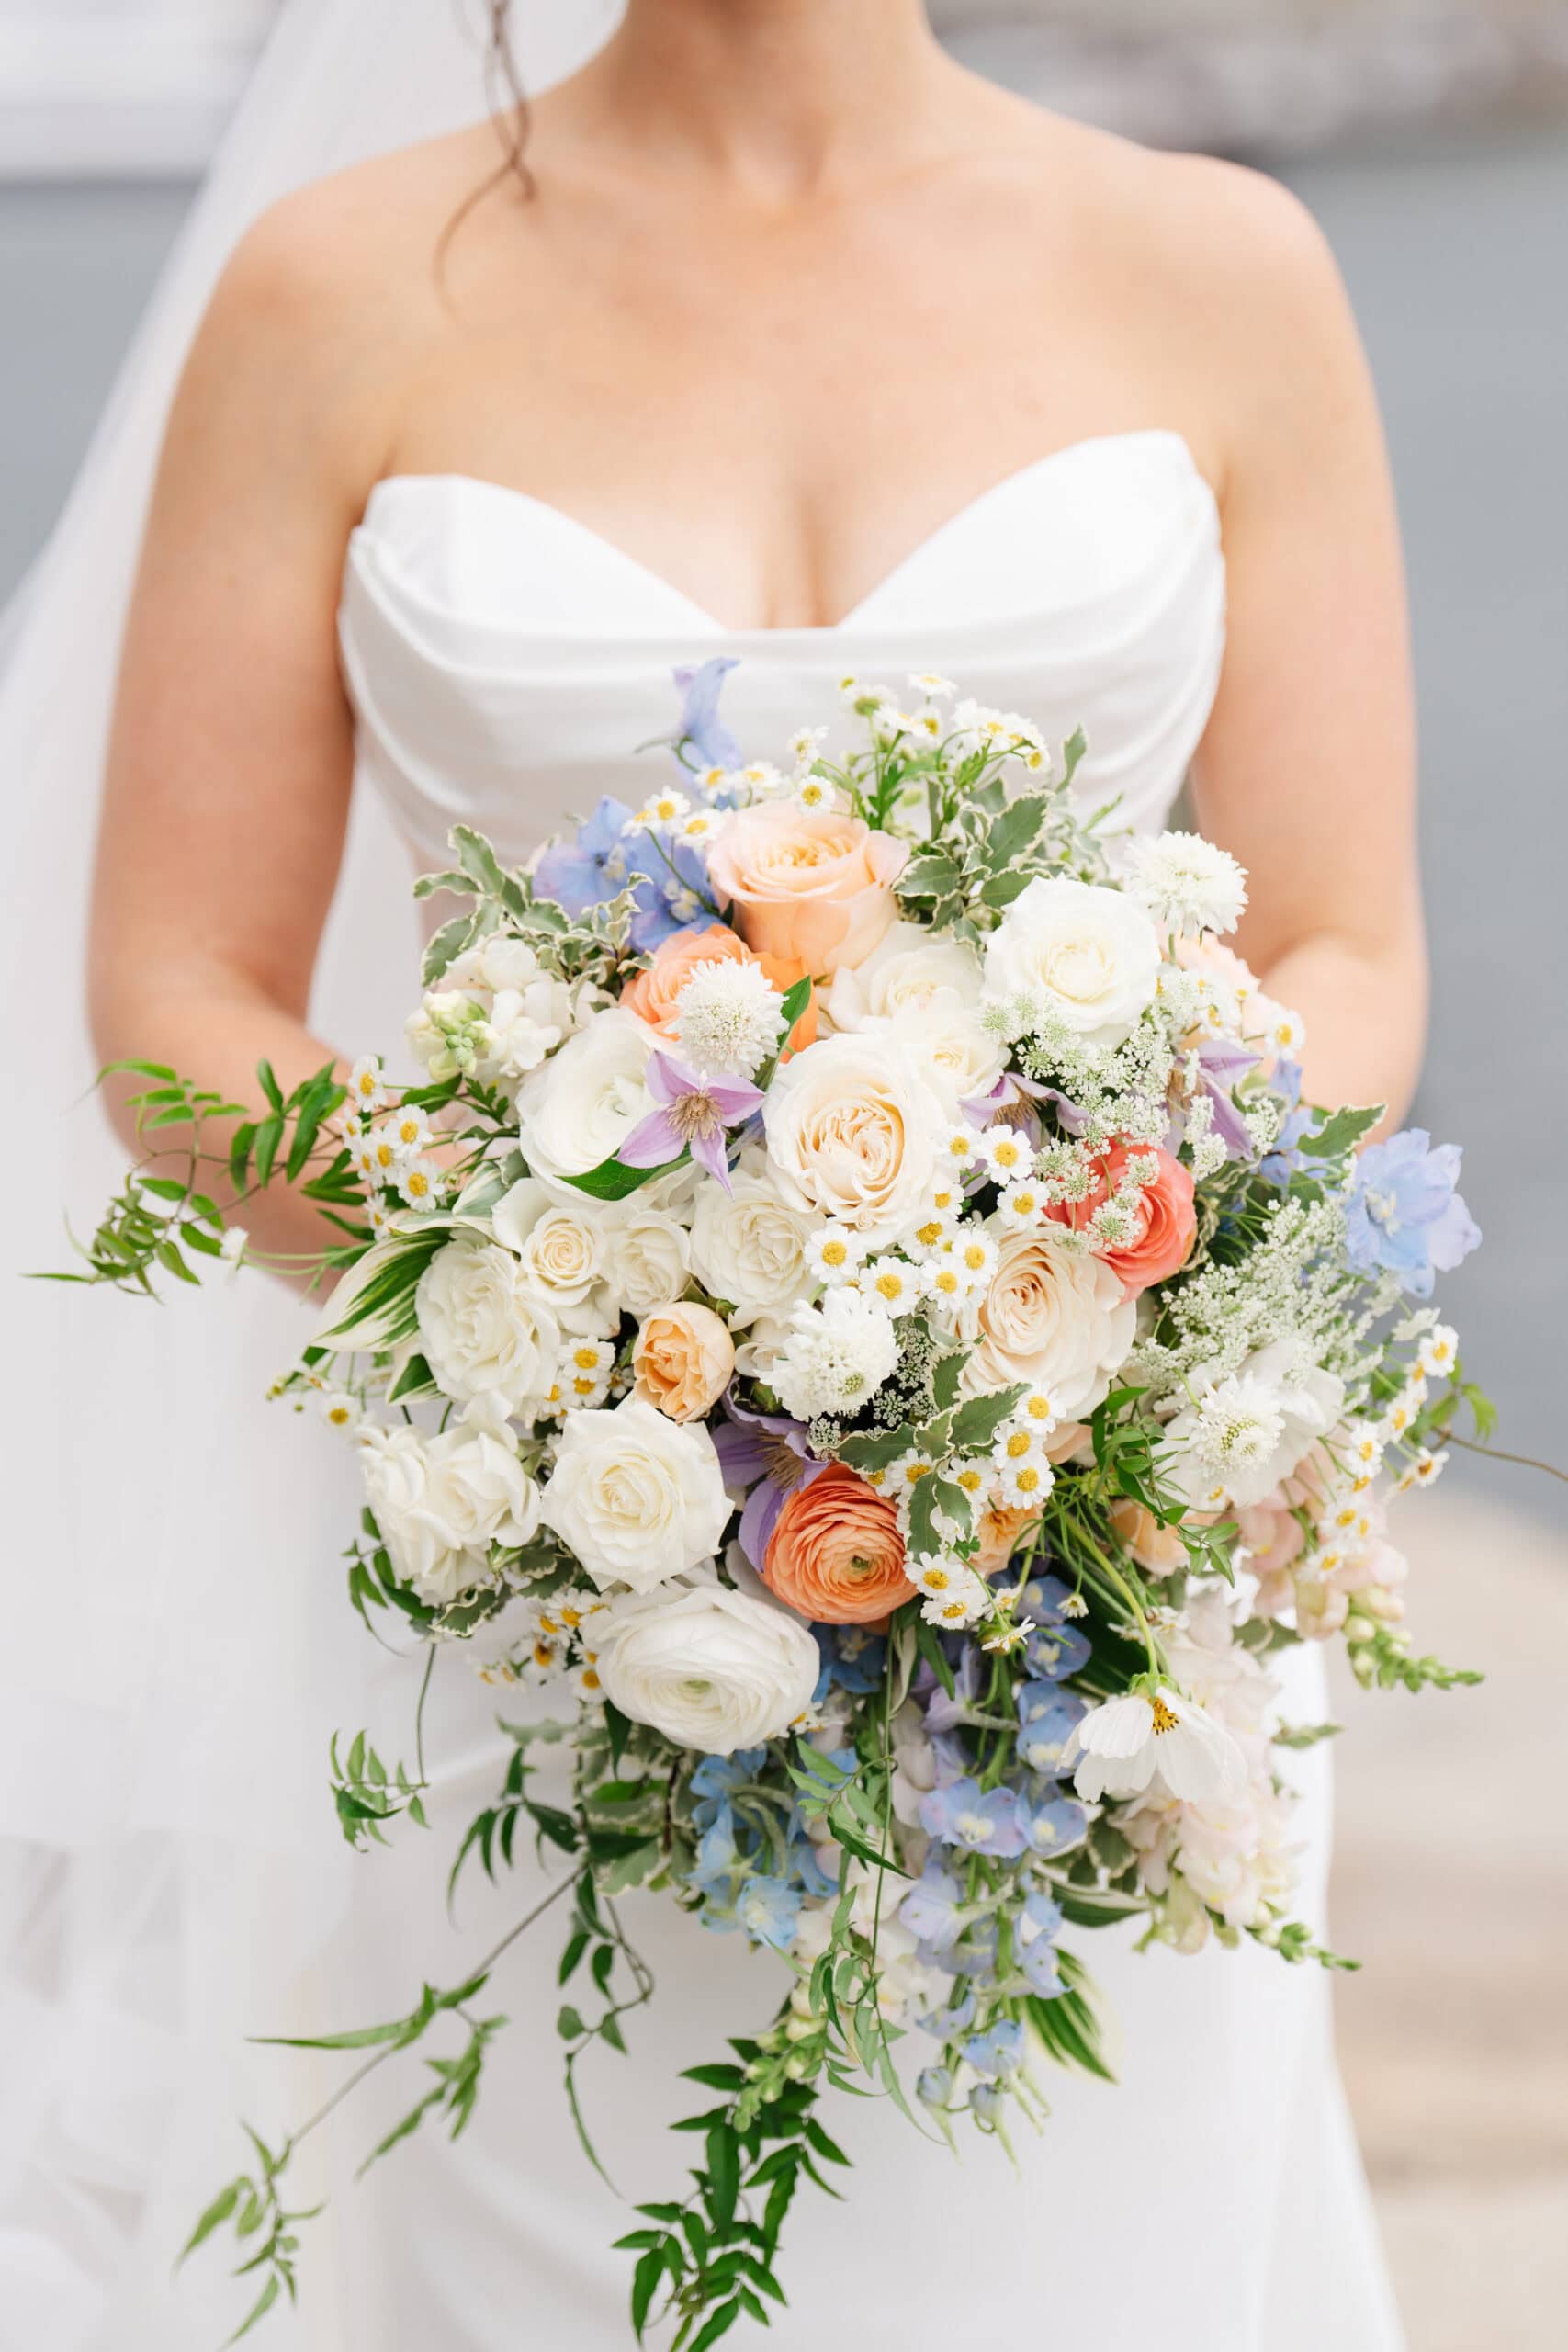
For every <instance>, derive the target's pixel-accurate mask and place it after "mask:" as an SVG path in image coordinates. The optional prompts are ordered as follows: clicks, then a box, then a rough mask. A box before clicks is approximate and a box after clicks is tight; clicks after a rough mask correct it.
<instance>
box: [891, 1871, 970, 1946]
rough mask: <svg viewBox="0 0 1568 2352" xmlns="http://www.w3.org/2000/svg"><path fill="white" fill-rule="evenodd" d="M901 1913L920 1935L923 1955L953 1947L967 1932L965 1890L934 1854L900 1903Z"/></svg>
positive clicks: (911, 1931)
mask: <svg viewBox="0 0 1568 2352" xmlns="http://www.w3.org/2000/svg"><path fill="white" fill-rule="evenodd" d="M898 1917H899V1918H900V1919H901V1920H902V1921H903V1923H904V1925H905V1927H907V1928H908V1930H909V1932H910V1933H911V1935H916V1936H919V1939H920V1951H921V1955H922V1957H924V1956H925V1955H926V1954H928V1953H929V1954H931V1955H932V1956H934V1955H936V1954H937V1953H939V1952H947V1951H952V1950H953V1945H954V1944H955V1943H956V1942H957V1941H958V1939H959V1937H960V1936H961V1935H962V1934H963V1932H964V1890H963V1888H962V1887H961V1886H960V1885H959V1883H958V1881H957V1880H956V1879H955V1878H954V1877H953V1872H952V1871H946V1870H943V1869H942V1864H941V1863H940V1862H939V1861H938V1860H936V1859H935V1857H934V1856H933V1857H932V1858H931V1860H929V1861H928V1862H927V1864H926V1867H925V1869H924V1871H922V1872H921V1874H920V1876H919V1878H918V1879H917V1880H916V1881H915V1883H914V1885H913V1886H912V1887H911V1888H910V1889H909V1892H908V1894H906V1895H905V1897H904V1900H903V1901H902V1903H900V1905H898Z"/></svg>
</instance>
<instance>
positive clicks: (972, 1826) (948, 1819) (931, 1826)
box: [920, 1773, 1029, 1859]
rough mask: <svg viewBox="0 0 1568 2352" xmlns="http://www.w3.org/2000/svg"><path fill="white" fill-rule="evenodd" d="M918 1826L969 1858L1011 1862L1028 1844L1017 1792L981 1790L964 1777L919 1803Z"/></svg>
mask: <svg viewBox="0 0 1568 2352" xmlns="http://www.w3.org/2000/svg"><path fill="white" fill-rule="evenodd" d="M920 1825H921V1826H922V1828H924V1829H925V1830H926V1832H927V1834H928V1835H929V1836H931V1837H932V1838H940V1839H941V1840H942V1844H943V1845H944V1846H962V1847H963V1848H964V1849H965V1850H966V1851H967V1852H969V1853H971V1854H998V1855H1001V1856H1002V1857H1003V1858H1004V1859H1013V1858H1015V1857H1016V1856H1018V1855H1019V1854H1021V1853H1022V1851H1023V1849H1024V1847H1025V1846H1026V1845H1027V1844H1028V1842H1029V1839H1028V1832H1027V1829H1026V1826H1025V1814H1024V1808H1023V1801H1022V1799H1021V1797H1020V1795H1019V1793H1018V1792H1017V1790H1016V1789H987V1790H982V1789H981V1787H980V1783H979V1781H976V1780H974V1779H972V1778H971V1777H970V1776H969V1774H967V1773H964V1775H963V1776H962V1777H961V1778H960V1779H958V1780H956V1781H949V1782H948V1783H947V1785H946V1787H945V1788H940V1789H931V1790H930V1791H928V1792H927V1794H926V1795H924V1796H923V1797H922V1798H921V1799H920Z"/></svg>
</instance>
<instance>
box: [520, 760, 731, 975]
mask: <svg viewBox="0 0 1568 2352" xmlns="http://www.w3.org/2000/svg"><path fill="white" fill-rule="evenodd" d="M632 823H633V812H632V811H631V809H628V808H627V807H626V804H625V802H624V801H620V800H615V799H612V798H611V797H610V796H609V795H608V794H606V795H605V797H604V799H602V800H601V801H600V803H599V805H598V807H597V808H596V809H594V811H593V814H592V816H591V817H590V818H589V819H588V820H587V821H586V823H584V824H583V825H581V827H580V828H579V830H578V832H577V834H576V836H575V838H574V839H572V840H570V841H565V842H550V843H549V844H548V845H547V848H545V849H544V850H543V851H541V853H540V855H539V859H538V862H537V864H536V866H535V869H534V888H535V889H536V891H537V893H538V895H539V896H540V898H542V899H555V901H556V903H557V904H558V906H562V907H564V908H565V909H566V910H567V913H568V914H569V915H574V916H575V915H581V914H586V913H587V911H588V910H589V908H590V907H598V906H603V905H604V903H605V901H606V900H607V899H614V898H616V897H618V896H619V894H620V893H621V891H623V890H630V891H631V893H632V895H633V897H634V899H636V901H637V912H636V913H635V914H634V915H633V917H632V920H631V924H630V927H629V930H628V932H627V937H628V938H629V940H630V942H631V944H632V945H633V946H634V947H635V948H636V949H637V951H638V953H639V954H647V953H649V951H650V950H652V949H653V948H655V947H657V946H658V945H659V944H660V941H661V940H665V939H669V938H671V936H672V935H673V933H676V932H678V931H691V930H694V929H697V930H700V929H702V928H703V927H704V926H705V925H706V924H708V923H711V922H715V921H716V918H717V911H718V910H717V909H716V906H715V904H714V901H713V894H712V892H711V890H710V889H709V887H708V871H707V866H706V865H705V862H704V859H703V856H702V853H701V852H700V850H699V849H698V848H697V846H696V844H695V843H694V842H680V841H677V842H660V841H656V840H655V839H654V838H653V836H652V835H651V834H649V833H648V832H646V831H632Z"/></svg>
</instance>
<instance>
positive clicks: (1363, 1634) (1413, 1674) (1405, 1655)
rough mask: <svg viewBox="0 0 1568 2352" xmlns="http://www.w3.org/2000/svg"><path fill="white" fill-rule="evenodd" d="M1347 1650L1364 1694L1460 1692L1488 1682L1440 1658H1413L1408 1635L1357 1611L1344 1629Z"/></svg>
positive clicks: (1352, 1614) (1469, 1670)
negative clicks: (1374, 1688) (1372, 1692)
mask: <svg viewBox="0 0 1568 2352" xmlns="http://www.w3.org/2000/svg"><path fill="white" fill-rule="evenodd" d="M1345 1647H1346V1651H1347V1654H1348V1657H1349V1660H1350V1671H1351V1672H1352V1674H1354V1676H1355V1678H1356V1679H1357V1681H1358V1682H1359V1684H1360V1685H1361V1687H1362V1689H1363V1690H1371V1689H1372V1688H1373V1687H1374V1686H1375V1687H1376V1689H1378V1690H1380V1691H1393V1690H1402V1691H1457V1690H1461V1689H1463V1688H1465V1687H1467V1686H1468V1685H1471V1684H1473V1683H1477V1682H1484V1681H1485V1679H1486V1677H1485V1676H1484V1675H1483V1674H1477V1673H1474V1672H1473V1671H1472V1670H1471V1669H1469V1668H1462V1667H1455V1666H1445V1665H1444V1664H1443V1662H1442V1660H1441V1658H1437V1657H1412V1656H1411V1655H1410V1641H1409V1636H1408V1635H1407V1634H1402V1633H1400V1632H1399V1631H1398V1630H1397V1629H1396V1628H1395V1627H1394V1626H1393V1625H1385V1624H1382V1623H1379V1622H1378V1621H1377V1620H1375V1619H1372V1618H1369V1617H1363V1616H1361V1615H1360V1614H1359V1612H1358V1611H1354V1610H1353V1611H1352V1613H1351V1615H1350V1617H1349V1619H1348V1622H1347V1623H1346V1627H1345Z"/></svg>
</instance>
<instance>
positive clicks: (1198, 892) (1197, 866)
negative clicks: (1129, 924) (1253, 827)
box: [1127, 832, 1247, 938]
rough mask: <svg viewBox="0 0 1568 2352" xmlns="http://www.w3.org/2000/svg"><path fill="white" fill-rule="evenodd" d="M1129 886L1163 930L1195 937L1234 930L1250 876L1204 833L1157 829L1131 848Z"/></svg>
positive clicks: (1241, 911)
mask: <svg viewBox="0 0 1568 2352" xmlns="http://www.w3.org/2000/svg"><path fill="white" fill-rule="evenodd" d="M1127 866H1128V876H1129V888H1130V889H1131V891H1132V893H1133V895H1134V898H1136V899H1141V900H1142V902H1143V904H1144V905H1145V907H1147V909H1148V910H1149V912H1150V914H1151V915H1152V916H1153V917H1154V919H1155V921H1156V923H1157V924H1158V925H1159V927H1160V929H1161V930H1162V931H1174V932H1179V933H1184V934H1185V935H1186V936H1188V937H1189V938H1196V937H1197V936H1198V935H1199V934H1200V933H1202V932H1205V931H1213V932H1226V931H1234V930H1235V927H1236V925H1237V923H1238V922H1240V921H1241V918H1242V915H1243V914H1244V912H1245V911H1246V908H1247V876H1246V874H1245V872H1244V871H1243V869H1242V868H1241V866H1239V865H1237V864H1236V861H1235V858H1234V857H1232V856H1231V855H1230V854H1229V853H1228V852H1227V851H1225V850H1223V849H1217V848H1216V847H1215V845H1214V843H1213V842H1207V841H1205V840H1204V839H1203V837H1202V835H1201V833H1179V832H1170V833H1156V834H1155V835H1154V836H1153V837H1152V838H1151V837H1145V838H1144V839H1143V840H1140V841H1134V842H1133V843H1132V845H1131V847H1130V848H1129V850H1128V852H1127Z"/></svg>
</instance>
